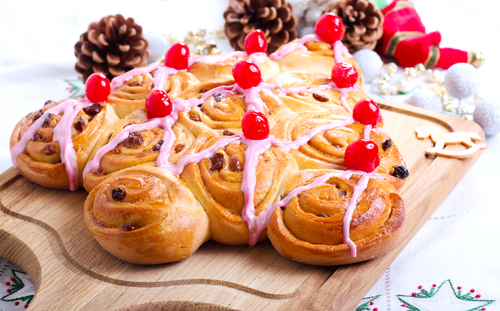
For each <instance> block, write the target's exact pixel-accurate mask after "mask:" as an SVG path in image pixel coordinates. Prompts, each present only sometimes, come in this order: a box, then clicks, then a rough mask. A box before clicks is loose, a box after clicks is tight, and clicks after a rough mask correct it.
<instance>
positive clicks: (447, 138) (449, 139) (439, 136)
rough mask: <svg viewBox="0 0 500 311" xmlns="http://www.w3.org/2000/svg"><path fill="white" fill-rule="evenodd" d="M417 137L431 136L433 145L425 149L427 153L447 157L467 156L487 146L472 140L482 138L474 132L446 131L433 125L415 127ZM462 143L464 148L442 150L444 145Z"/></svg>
mask: <svg viewBox="0 0 500 311" xmlns="http://www.w3.org/2000/svg"><path fill="white" fill-rule="evenodd" d="M416 131H417V138H419V139H425V138H427V137H429V136H430V137H431V139H432V141H433V142H434V147H432V148H428V149H427V150H425V153H427V154H429V155H438V156H444V157H449V158H468V157H471V156H473V155H474V154H475V153H476V152H478V151H479V150H481V149H485V148H488V145H487V144H485V143H480V144H476V143H474V141H480V140H482V138H481V136H479V135H478V134H477V133H474V132H451V133H446V132H445V131H443V130H442V129H439V128H437V127H434V126H421V127H419V128H417V130H416ZM454 144H463V145H465V146H466V147H467V149H465V150H444V147H445V146H446V145H454Z"/></svg>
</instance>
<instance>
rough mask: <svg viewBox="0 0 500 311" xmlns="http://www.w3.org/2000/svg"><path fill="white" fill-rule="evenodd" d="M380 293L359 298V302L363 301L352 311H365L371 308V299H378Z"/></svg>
mask: <svg viewBox="0 0 500 311" xmlns="http://www.w3.org/2000/svg"><path fill="white" fill-rule="evenodd" d="M380 296H382V295H377V296H371V297H365V298H363V299H361V302H363V301H365V300H366V301H365V302H364V303H363V304H361V305H359V306H358V307H357V308H356V310H354V311H367V310H372V308H371V307H369V305H372V304H373V301H374V300H376V299H378V297H380Z"/></svg>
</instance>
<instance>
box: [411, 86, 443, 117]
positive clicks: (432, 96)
mask: <svg viewBox="0 0 500 311" xmlns="http://www.w3.org/2000/svg"><path fill="white" fill-rule="evenodd" d="M408 105H412V106H416V107H420V108H424V109H427V110H431V111H437V112H441V111H443V103H442V102H441V98H439V96H438V95H437V94H436V93H434V92H433V91H431V90H427V89H420V90H416V91H415V92H413V93H412V94H411V95H410V97H409V98H408Z"/></svg>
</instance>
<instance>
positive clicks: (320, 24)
mask: <svg viewBox="0 0 500 311" xmlns="http://www.w3.org/2000/svg"><path fill="white" fill-rule="evenodd" d="M314 32H315V33H316V35H317V36H318V37H320V38H321V39H322V40H323V41H325V42H327V43H330V44H334V43H335V42H336V41H338V40H341V39H342V37H343V36H344V23H342V20H341V19H340V17H338V16H337V15H335V14H333V13H326V14H323V15H321V17H320V18H319V19H318V21H317V22H316V25H315V27H314Z"/></svg>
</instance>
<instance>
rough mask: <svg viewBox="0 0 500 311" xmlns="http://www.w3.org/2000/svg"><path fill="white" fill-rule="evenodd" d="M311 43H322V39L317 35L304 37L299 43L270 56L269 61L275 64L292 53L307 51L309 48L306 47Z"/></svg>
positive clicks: (289, 45) (286, 46)
mask: <svg viewBox="0 0 500 311" xmlns="http://www.w3.org/2000/svg"><path fill="white" fill-rule="evenodd" d="M309 41H321V39H320V38H319V37H318V36H316V35H313V34H311V35H306V36H303V37H302V38H301V39H300V40H299V42H290V43H287V44H285V45H284V46H282V47H281V48H280V49H279V50H278V51H276V52H274V53H272V54H271V55H269V59H270V60H273V61H275V62H278V61H280V60H282V59H283V57H285V56H287V55H288V54H290V53H292V52H293V51H296V50H301V51H307V48H306V47H305V46H304V44H306V43H307V42H309Z"/></svg>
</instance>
